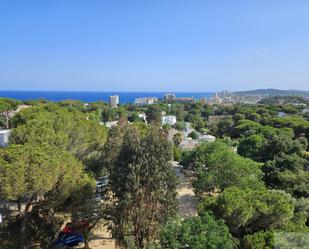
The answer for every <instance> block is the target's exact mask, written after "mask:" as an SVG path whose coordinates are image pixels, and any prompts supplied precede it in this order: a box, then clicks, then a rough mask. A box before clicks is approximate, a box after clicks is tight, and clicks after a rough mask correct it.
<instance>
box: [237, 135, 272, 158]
mask: <svg viewBox="0 0 309 249" xmlns="http://www.w3.org/2000/svg"><path fill="white" fill-rule="evenodd" d="M266 147H267V139H266V138H265V137H264V136H263V135H262V134H255V135H251V136H249V137H244V138H242V139H241V140H240V142H239V146H238V150H237V151H238V153H239V154H240V155H242V156H244V157H249V158H251V159H254V160H256V161H263V160H264V157H265V150H266Z"/></svg>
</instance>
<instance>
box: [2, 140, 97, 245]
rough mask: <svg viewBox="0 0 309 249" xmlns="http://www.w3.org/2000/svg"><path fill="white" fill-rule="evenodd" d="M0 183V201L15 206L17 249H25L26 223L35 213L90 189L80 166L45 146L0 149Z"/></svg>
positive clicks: (56, 150) (87, 179)
mask: <svg viewBox="0 0 309 249" xmlns="http://www.w3.org/2000/svg"><path fill="white" fill-rule="evenodd" d="M51 152H52V153H51ZM0 179H1V181H0V190H1V192H0V194H1V197H2V198H4V199H6V200H8V201H12V200H16V201H17V202H18V212H19V215H20V225H19V227H20V233H19V247H20V248H26V246H25V245H26V244H25V240H26V239H30V238H31V237H27V225H28V220H29V218H30V217H31V215H32V214H33V213H34V212H35V211H37V209H40V207H42V206H43V205H44V204H48V206H49V208H52V209H53V210H55V209H57V208H59V207H60V206H61V205H62V204H63V203H64V202H65V201H66V200H67V199H68V198H69V197H70V195H71V193H72V192H73V191H76V190H77V189H81V188H83V187H84V186H85V185H87V184H90V185H93V182H92V180H91V178H89V177H88V176H87V175H86V174H85V173H84V172H83V166H82V165H81V163H79V162H78V161H77V160H76V159H75V158H74V157H73V156H71V155H70V154H68V153H67V152H65V151H63V150H61V149H58V148H57V147H52V146H49V145H40V146H37V145H33V144H25V145H12V146H10V147H8V148H5V149H1V150H0ZM21 204H24V205H25V207H24V208H22V206H21ZM45 208H46V206H45Z"/></svg>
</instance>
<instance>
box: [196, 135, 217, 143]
mask: <svg viewBox="0 0 309 249" xmlns="http://www.w3.org/2000/svg"><path fill="white" fill-rule="evenodd" d="M199 140H200V141H203V142H204V141H207V142H214V141H216V137H215V136H212V135H208V134H204V135H201V136H200V137H199Z"/></svg>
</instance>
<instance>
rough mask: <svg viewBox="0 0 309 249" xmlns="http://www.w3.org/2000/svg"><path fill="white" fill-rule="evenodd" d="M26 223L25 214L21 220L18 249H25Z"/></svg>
mask: <svg viewBox="0 0 309 249" xmlns="http://www.w3.org/2000/svg"><path fill="white" fill-rule="evenodd" d="M27 222H28V215H27V213H26V214H25V215H24V217H23V218H22V220H21V226H20V237H19V248H20V249H26V248H27V247H26V245H25V235H26V226H27Z"/></svg>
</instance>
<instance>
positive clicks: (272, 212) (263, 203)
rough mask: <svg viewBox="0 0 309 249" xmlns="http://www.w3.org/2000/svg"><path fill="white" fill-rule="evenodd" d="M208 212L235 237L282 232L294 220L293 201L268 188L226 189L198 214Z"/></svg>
mask: <svg viewBox="0 0 309 249" xmlns="http://www.w3.org/2000/svg"><path fill="white" fill-rule="evenodd" d="M207 210H211V211H212V212H213V213H214V215H215V216H216V217H217V218H220V219H224V220H225V221H226V224H227V225H228V227H229V228H230V231H231V233H232V234H233V235H234V236H236V237H242V236H244V235H245V234H250V233H254V232H257V231H259V230H265V229H272V228H273V229H276V228H280V227H282V226H283V225H285V223H287V222H288V221H290V220H291V219H292V218H293V217H294V205H293V201H292V198H291V197H290V196H289V195H288V194H286V193H284V192H278V191H272V190H268V189H266V188H260V189H250V188H239V187H229V188H226V189H225V190H224V192H223V193H222V194H220V195H219V196H218V197H207V198H205V199H204V201H203V204H202V205H201V207H200V210H199V212H200V213H203V212H205V211H207Z"/></svg>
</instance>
